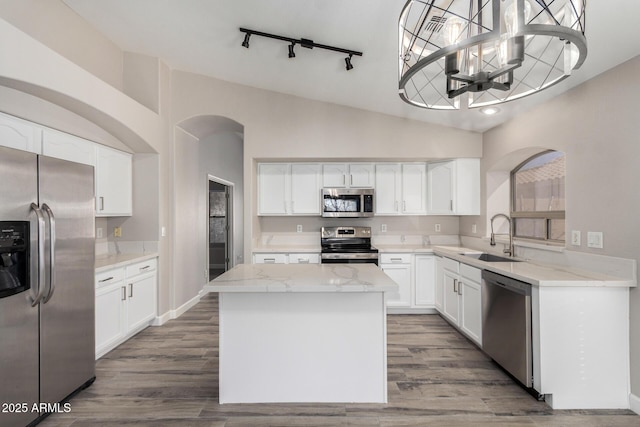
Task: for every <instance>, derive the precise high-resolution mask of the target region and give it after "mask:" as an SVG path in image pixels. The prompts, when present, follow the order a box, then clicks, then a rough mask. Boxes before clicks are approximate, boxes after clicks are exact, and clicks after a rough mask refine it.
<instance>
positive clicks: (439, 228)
mask: <svg viewBox="0 0 640 427" xmlns="http://www.w3.org/2000/svg"><path fill="white" fill-rule="evenodd" d="M441 229H442V228H441V227H440V224H436V232H437V233H439V232H440V230H441Z"/></svg>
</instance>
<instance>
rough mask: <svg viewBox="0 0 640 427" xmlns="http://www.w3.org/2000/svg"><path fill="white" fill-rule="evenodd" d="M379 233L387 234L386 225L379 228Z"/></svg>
mask: <svg viewBox="0 0 640 427" xmlns="http://www.w3.org/2000/svg"><path fill="white" fill-rule="evenodd" d="M380 232H381V233H386V232H387V224H382V225H381V226H380Z"/></svg>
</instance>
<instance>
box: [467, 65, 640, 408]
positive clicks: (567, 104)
mask: <svg viewBox="0 0 640 427" xmlns="http://www.w3.org/2000/svg"><path fill="white" fill-rule="evenodd" d="M639 75H640V57H636V58H634V59H632V60H630V61H628V62H627V63H625V64H623V65H621V66H618V67H616V68H614V69H612V70H610V71H608V72H606V73H604V74H602V75H600V76H598V77H596V78H594V79H592V80H589V81H587V82H586V83H584V84H582V85H580V86H578V87H576V88H574V89H573V90H570V91H568V92H567V93H565V94H564V95H561V96H559V97H557V98H555V99H553V100H551V101H549V102H547V103H545V104H544V105H542V106H540V107H538V108H535V109H533V110H531V111H529V112H528V113H527V114H524V115H522V116H520V117H518V118H516V119H514V120H511V121H510V122H508V123H506V124H504V125H502V126H499V127H497V128H494V129H493V130H490V131H488V132H486V133H485V134H484V137H483V144H484V156H483V159H482V174H483V182H482V189H483V192H484V194H483V197H482V199H483V203H484V204H485V206H484V207H483V209H482V212H486V200H487V198H488V197H490V196H491V194H489V192H488V191H487V188H488V187H490V188H494V187H495V183H492V182H490V181H489V180H487V178H486V173H487V172H491V171H499V170H505V171H508V170H510V169H511V168H513V167H514V166H515V165H517V162H518V161H519V160H523V159H524V158H526V157H527V156H529V155H531V154H533V153H534V152H536V151H539V150H542V149H554V150H560V151H564V152H565V153H566V159H567V165H566V171H567V178H566V194H567V196H566V197H567V200H566V225H567V231H568V232H570V230H580V231H581V232H582V245H581V246H580V247H573V246H569V247H568V248H567V249H568V250H576V251H581V252H591V253H597V254H603V255H609V256H615V257H622V258H630V259H635V260H637V261H638V262H640V244H639V243H638V242H640V221H639V219H638V214H639V213H640V196H639V193H638V189H637V183H638V182H640V167H639V166H640V143H639V142H640V139H639V138H640V113H639V111H640V110H639V109H638V99H640V84H638V76H639ZM504 206H505V207H506V208H507V209H508V202H507V201H505V204H504ZM474 222H475V223H477V224H478V225H479V228H482V229H481V230H479V234H481V235H485V233H486V230H485V225H486V217H484V216H483V217H471V218H464V217H463V218H461V221H460V231H461V234H465V235H471V233H469V230H470V229H471V224H472V223H474ZM587 231H601V232H603V233H604V249H591V248H587V247H586V233H587ZM630 312H631V325H630V327H631V330H630V335H631V336H630V339H631V381H632V384H631V386H632V393H633V394H635V395H636V396H639V395H640V290H638V289H633V290H631V307H630Z"/></svg>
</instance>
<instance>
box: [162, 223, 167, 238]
mask: <svg viewBox="0 0 640 427" xmlns="http://www.w3.org/2000/svg"><path fill="white" fill-rule="evenodd" d="M160 236H162V237H167V227H165V226H162V227H160Z"/></svg>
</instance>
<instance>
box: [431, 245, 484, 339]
mask: <svg viewBox="0 0 640 427" xmlns="http://www.w3.org/2000/svg"><path fill="white" fill-rule="evenodd" d="M440 262H441V266H442V270H441V272H440V271H439V272H438V274H437V278H438V280H437V284H436V295H437V297H436V301H438V299H439V298H440V292H441V299H442V302H441V303H440V304H438V303H436V308H437V309H438V310H439V311H440V313H442V315H443V316H444V317H445V318H446V319H447V320H448V321H449V322H450V323H451V324H453V325H454V326H455V327H457V328H458V329H459V330H460V331H461V332H462V333H464V334H465V335H466V336H467V337H469V338H470V339H471V340H472V341H474V342H475V343H476V344H478V345H479V346H481V347H482V297H481V295H482V294H481V289H482V286H481V270H480V269H478V268H475V267H471V266H468V265H466V264H461V263H459V262H458V261H454V260H452V259H449V258H441V261H440Z"/></svg>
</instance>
